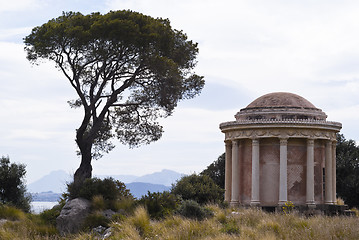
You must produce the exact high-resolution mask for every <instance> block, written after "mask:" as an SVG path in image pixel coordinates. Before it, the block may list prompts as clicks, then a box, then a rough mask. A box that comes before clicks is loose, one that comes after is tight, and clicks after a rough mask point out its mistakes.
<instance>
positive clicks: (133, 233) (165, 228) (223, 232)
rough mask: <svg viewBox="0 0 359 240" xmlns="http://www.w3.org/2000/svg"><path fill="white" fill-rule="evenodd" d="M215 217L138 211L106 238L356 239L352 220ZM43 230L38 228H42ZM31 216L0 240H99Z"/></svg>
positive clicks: (253, 214)
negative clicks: (156, 216) (153, 216)
mask: <svg viewBox="0 0 359 240" xmlns="http://www.w3.org/2000/svg"><path fill="white" fill-rule="evenodd" d="M209 208H210V209H211V210H212V211H213V212H214V216H213V217H211V218H208V219H205V220H203V221H196V220H190V219H186V218H183V217H180V216H177V215H172V216H169V217H167V218H165V219H163V220H161V221H153V220H150V218H149V215H148V213H147V212H146V210H145V209H144V208H143V207H139V208H137V209H136V210H135V211H134V213H133V215H131V216H130V217H127V218H124V219H123V220H121V221H119V222H113V223H112V224H111V226H112V236H111V237H110V238H109V239H131V240H133V239H134V240H136V239H148V240H150V239H159V240H161V239H163V240H164V239H166V240H167V239H168V240H171V239H173V240H181V239H210V240H225V239H245V240H246V239H263V240H271V239H293V240H297V239H298V240H300V239H303V240H304V239H305V240H307V239H359V221H358V218H357V217H339V216H338V217H326V216H315V217H309V218H306V217H304V216H300V215H298V214H296V213H289V214H283V213H272V214H270V213H265V212H263V211H261V210H258V209H221V208H219V207H217V206H209ZM41 226H42V229H41ZM53 231H54V229H52V228H51V227H50V226H46V225H43V224H42V225H41V223H40V222H37V220H36V218H34V217H33V219H31V218H29V217H27V218H26V219H23V220H17V221H14V222H7V223H5V224H3V225H1V226H0V239H40V240H41V239H77V240H82V239H98V238H97V237H96V236H95V235H93V234H90V233H81V234H77V235H70V236H67V237H60V236H59V235H58V234H56V232H53Z"/></svg>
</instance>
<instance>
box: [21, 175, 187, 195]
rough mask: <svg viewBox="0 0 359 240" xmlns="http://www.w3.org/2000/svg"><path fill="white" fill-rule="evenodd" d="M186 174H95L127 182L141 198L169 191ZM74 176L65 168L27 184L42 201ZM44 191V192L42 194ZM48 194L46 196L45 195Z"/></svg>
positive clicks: (60, 190) (60, 189)
mask: <svg viewBox="0 0 359 240" xmlns="http://www.w3.org/2000/svg"><path fill="white" fill-rule="evenodd" d="M182 176H184V174H181V173H178V172H176V171H173V170H168V169H163V170H161V171H160V172H154V173H150V174H145V175H143V176H135V175H94V177H97V178H100V179H104V178H106V177H112V178H114V179H115V180H119V181H121V182H123V183H125V185H126V187H127V188H128V189H129V190H130V192H131V193H132V195H133V196H134V197H136V198H140V197H141V196H142V195H145V194H147V192H148V191H149V192H163V191H168V190H170V188H171V185H172V184H174V183H175V182H176V181H177V180H179V179H180V178H181V177H182ZM71 180H72V177H71V175H70V174H68V173H66V172H65V171H64V170H56V171H52V172H50V173H49V174H47V175H45V176H43V177H42V178H40V179H39V180H37V181H35V182H33V183H30V184H28V185H27V189H28V192H30V193H32V194H33V195H35V194H36V196H37V197H36V198H35V199H36V201H42V200H41V199H42V196H43V197H44V199H45V198H46V199H48V196H49V194H48V193H49V192H51V193H62V192H64V191H65V190H66V183H68V182H71ZM42 193H44V194H42ZM45 196H46V197H45ZM53 196H55V195H53Z"/></svg>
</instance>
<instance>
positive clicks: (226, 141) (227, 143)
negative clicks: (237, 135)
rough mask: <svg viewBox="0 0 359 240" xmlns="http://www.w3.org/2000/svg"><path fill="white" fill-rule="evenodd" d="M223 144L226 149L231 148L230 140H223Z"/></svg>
mask: <svg viewBox="0 0 359 240" xmlns="http://www.w3.org/2000/svg"><path fill="white" fill-rule="evenodd" d="M224 144H225V146H226V147H227V146H232V141H231V140H225V141H224Z"/></svg>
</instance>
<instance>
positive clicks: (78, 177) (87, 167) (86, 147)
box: [74, 139, 92, 185]
mask: <svg viewBox="0 0 359 240" xmlns="http://www.w3.org/2000/svg"><path fill="white" fill-rule="evenodd" d="M76 142H77V145H78V146H79V148H80V152H81V164H80V167H79V168H78V169H77V170H76V172H75V175H74V183H75V185H82V183H83V182H84V181H85V179H87V178H91V177H92V166H91V160H92V153H91V149H92V142H90V141H88V142H85V140H83V139H81V140H79V139H77V140H76Z"/></svg>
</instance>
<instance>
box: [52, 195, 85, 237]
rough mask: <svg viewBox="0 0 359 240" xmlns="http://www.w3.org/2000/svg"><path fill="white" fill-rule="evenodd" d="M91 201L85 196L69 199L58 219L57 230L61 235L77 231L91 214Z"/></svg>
mask: <svg viewBox="0 0 359 240" xmlns="http://www.w3.org/2000/svg"><path fill="white" fill-rule="evenodd" d="M90 207H91V202H90V201H88V200H86V199H83V198H75V199H72V200H70V201H68V202H67V203H66V204H65V206H64V207H63V208H62V210H61V213H60V215H59V216H58V217H57V219H56V225H57V230H58V231H59V233H60V234H61V235H65V234H67V233H77V232H78V231H79V230H80V229H81V227H82V224H83V222H84V220H85V218H86V217H87V216H88V215H89V214H90Z"/></svg>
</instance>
